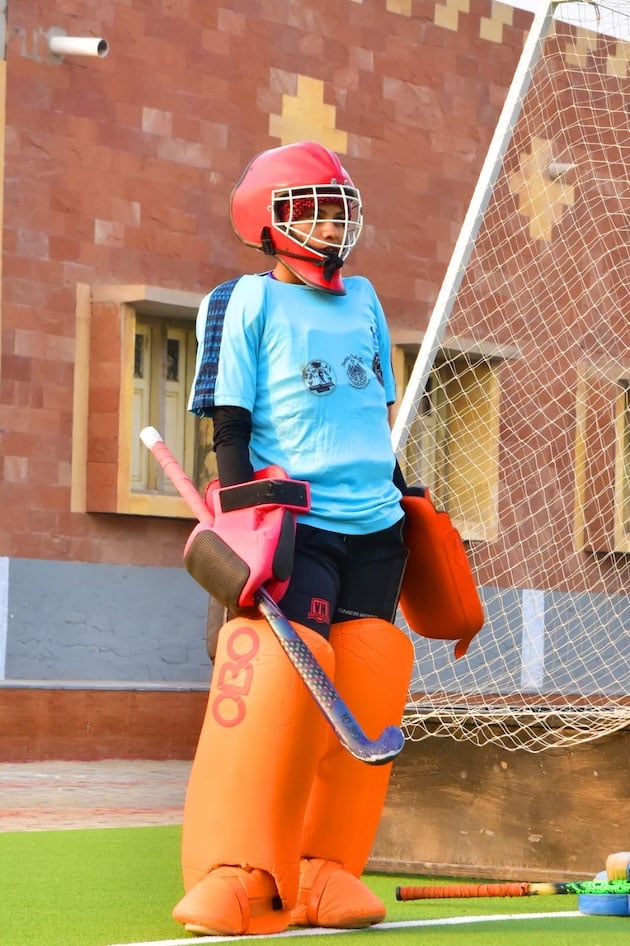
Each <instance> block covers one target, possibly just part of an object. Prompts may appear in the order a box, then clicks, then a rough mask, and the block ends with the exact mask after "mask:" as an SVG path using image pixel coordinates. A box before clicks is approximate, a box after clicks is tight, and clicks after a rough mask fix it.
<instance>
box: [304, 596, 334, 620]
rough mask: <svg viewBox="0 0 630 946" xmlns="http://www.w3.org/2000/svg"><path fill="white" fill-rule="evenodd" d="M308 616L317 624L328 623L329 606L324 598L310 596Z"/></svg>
mask: <svg viewBox="0 0 630 946" xmlns="http://www.w3.org/2000/svg"><path fill="white" fill-rule="evenodd" d="M308 617H309V620H311V621H316V622H317V623H318V624H330V607H329V604H328V602H327V601H326V599H325V598H311V607H310V609H309V612H308Z"/></svg>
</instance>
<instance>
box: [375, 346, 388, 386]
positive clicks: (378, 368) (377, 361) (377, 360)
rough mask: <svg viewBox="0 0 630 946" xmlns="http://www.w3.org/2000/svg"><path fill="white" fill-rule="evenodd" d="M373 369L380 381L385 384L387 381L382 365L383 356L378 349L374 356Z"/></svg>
mask: <svg viewBox="0 0 630 946" xmlns="http://www.w3.org/2000/svg"><path fill="white" fill-rule="evenodd" d="M372 371H373V372H374V374H375V375H376V380H377V381H378V383H379V384H381V385H383V386H384V385H385V382H384V381H383V366H382V365H381V356H380V354H379V353H378V352H377V351H375V352H374V358H372Z"/></svg>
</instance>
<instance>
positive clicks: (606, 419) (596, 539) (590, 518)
mask: <svg viewBox="0 0 630 946" xmlns="http://www.w3.org/2000/svg"><path fill="white" fill-rule="evenodd" d="M575 468H576V489H575V495H576V507H575V508H576V512H575V545H576V548H577V549H579V550H584V551H587V552H602V553H610V552H620V553H624V552H630V378H628V369H625V370H624V369H623V368H622V367H621V366H620V365H619V364H616V363H611V364H609V365H606V364H595V363H593V364H591V363H586V362H585V363H584V364H582V365H581V367H580V372H579V379H578V388H577V404H576V464H575Z"/></svg>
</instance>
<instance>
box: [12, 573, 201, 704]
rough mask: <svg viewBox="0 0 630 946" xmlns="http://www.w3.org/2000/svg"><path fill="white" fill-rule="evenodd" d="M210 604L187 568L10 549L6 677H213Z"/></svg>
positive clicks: (194, 680)
mask: <svg viewBox="0 0 630 946" xmlns="http://www.w3.org/2000/svg"><path fill="white" fill-rule="evenodd" d="M207 611H208V595H207V594H206V592H204V590H203V589H202V588H200V587H199V585H197V584H196V583H195V582H194V581H193V579H192V578H191V577H190V575H189V574H188V573H187V572H186V571H185V570H184V569H183V568H148V567H142V566H133V565H105V564H91V563H86V562H55V561H44V560H35V559H17V558H14V559H6V558H4V559H0V680H1V679H6V680H7V681H11V680H20V679H22V680H33V681H46V680H50V681H73V680H74V681H105V680H109V681H117V682H121V681H122V682H124V681H143V682H147V683H160V682H165V683H178V684H182V683H191V684H200V685H206V686H207V683H208V679H209V677H210V673H211V669H212V665H211V663H210V660H209V658H208V655H207V651H206V623H207Z"/></svg>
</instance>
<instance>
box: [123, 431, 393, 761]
mask: <svg viewBox="0 0 630 946" xmlns="http://www.w3.org/2000/svg"><path fill="white" fill-rule="evenodd" d="M140 439H141V440H142V442H143V444H144V445H145V446H146V447H147V448H148V449H149V450H150V451H151V453H152V454H153V456H154V457H155V459H156V460H157V462H158V463H159V464H160V466H161V467H162V469H163V470H164V472H165V473H166V475H167V476H168V477H169V479H170V480H171V482H172V483H173V485H174V486H175V487H176V489H177V490H178V492H179V493H180V495H181V496H182V498H183V499H185V500H186V502H187V503H188V505H189V506H190V509H191V511H192V512H193V513H194V515H195V516H196V517H197V519H198V520H199V521H200V522H210V521H212V513H211V512H210V510H209V509H208V507H207V506H206V504H205V502H204V500H203V498H202V497H201V495H200V494H199V491H198V490H197V488H196V486H195V485H194V483H193V482H192V480H191V479H190V477H189V476H188V475H187V473H186V472H185V471H184V470H183V469H182V467H181V465H180V463H179V461H178V460H177V458H176V457H175V456H173V454H172V453H171V451H170V450H169V448H168V447H167V446H166V444H165V443H164V440H163V439H162V437H161V435H160V434H159V433H158V431H157V430H156V429H155V427H145V428H144V429H143V430H141V431H140ZM255 601H256V605H257V607H258V610H259V611H260V613H261V614H262V615H263V617H264V618H265V619H266V621H267V623H268V624H269V626H270V627H271V629H272V630H273V632H274V634H275V635H276V637H277V638H278V640H279V641H280V644H281V645H282V648H283V650H284V652H285V653H286V655H287V656H288V658H289V660H290V661H291V663H292V664H293V666H294V667H295V669H296V670H297V672H298V673H299V675H300V677H301V679H302V680H303V681H304V684H305V685H306V687H307V688H308V690H309V692H310V693H311V695H312V697H313V699H314V700H315V702H316V703H317V705H318V707H319V708H320V710H321V711H322V713H323V714H324V716H325V717H326V719H327V720H328V722H329V723H330V725H331V726H332V728H333V729H334V731H335V733H336V734H337V737H338V739H339V741H340V742H341V744H342V745H343V746H344V747H345V748H346V749H347V750H348V752H350V753H351V754H352V755H353V756H354V757H355V758H356V759H360V760H361V761H362V762H367V763H369V764H370V765H383V764H385V763H386V762H391V761H392V759H395V758H396V756H397V755H398V754H399V753H400V751H401V750H402V748H403V745H404V742H405V740H404V736H403V734H402V731H401V730H400V729H399V728H398V727H397V726H388V727H387V728H386V729H384V730H383V732H382V733H381V734H380V736H378V737H377V738H376V739H369V738H368V736H367V735H366V734H365V733H364V732H363V730H362V728H361V726H360V725H359V723H358V722H357V720H356V719H355V718H354V716H353V715H352V713H351V712H350V710H349V709H348V707H347V706H346V705H345V703H344V702H343V700H342V699H341V697H340V696H339V694H338V693H337V691H336V690H335V687H334V686H333V684H332V682H331V680H330V679H329V678H328V676H327V675H326V674H325V673H324V671H323V670H322V668H321V667H320V665H319V664H318V662H317V660H316V659H315V658H314V657H313V654H312V653H311V651H310V650H309V648H308V647H307V646H306V644H305V643H304V641H303V640H302V639H301V637H300V636H299V635H298V634H297V632H296V631H295V630H294V628H293V626H292V625H291V624H290V622H289V621H288V620H287V618H286V617H285V616H284V614H283V613H282V611H281V610H280V608H279V607H278V605H277V604H276V602H275V601H274V599H273V598H272V597H271V595H270V594H269V593H268V592H267V591H266V590H265V588H259V589H258V591H257V592H256V594H255Z"/></svg>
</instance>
